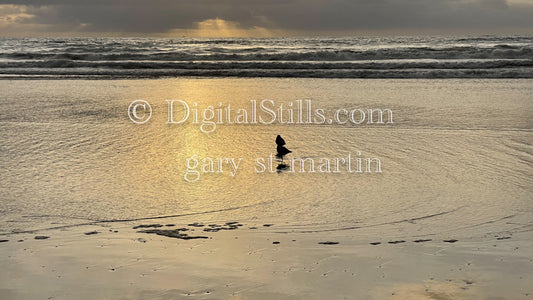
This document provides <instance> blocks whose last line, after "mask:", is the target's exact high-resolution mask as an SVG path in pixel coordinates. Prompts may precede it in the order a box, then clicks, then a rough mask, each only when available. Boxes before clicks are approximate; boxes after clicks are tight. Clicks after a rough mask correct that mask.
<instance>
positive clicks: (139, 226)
mask: <svg viewBox="0 0 533 300" xmlns="http://www.w3.org/2000/svg"><path fill="white" fill-rule="evenodd" d="M159 227H163V225H161V224H143V225H137V226H135V227H133V229H138V228H159Z"/></svg>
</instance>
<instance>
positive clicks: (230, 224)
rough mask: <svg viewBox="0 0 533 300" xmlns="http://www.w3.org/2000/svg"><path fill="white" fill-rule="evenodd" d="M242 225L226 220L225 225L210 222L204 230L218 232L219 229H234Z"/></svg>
mask: <svg viewBox="0 0 533 300" xmlns="http://www.w3.org/2000/svg"><path fill="white" fill-rule="evenodd" d="M240 226H242V224H239V223H235V222H228V223H226V226H222V225H217V224H210V225H209V227H208V228H204V231H205V232H218V231H220V230H235V229H237V228H239V227H240Z"/></svg>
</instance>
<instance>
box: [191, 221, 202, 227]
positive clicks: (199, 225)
mask: <svg viewBox="0 0 533 300" xmlns="http://www.w3.org/2000/svg"><path fill="white" fill-rule="evenodd" d="M187 226H191V227H204V226H205V225H204V224H202V223H198V222H194V223H191V224H187Z"/></svg>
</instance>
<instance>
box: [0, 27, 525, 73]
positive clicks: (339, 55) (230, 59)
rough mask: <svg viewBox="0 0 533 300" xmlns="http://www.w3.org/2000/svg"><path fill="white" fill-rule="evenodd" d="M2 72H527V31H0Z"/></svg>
mask: <svg viewBox="0 0 533 300" xmlns="http://www.w3.org/2000/svg"><path fill="white" fill-rule="evenodd" d="M0 76H1V77H3V78H91V79H92V78H98V79H106V78H107V79H113V78H158V77H176V76H207V77H211V76H217V77H220V76H222V77H280V78H288V77H305V78H532V77H533V36H471V37H431V36H428V37H347V38H342V37H338V38H324V37H313V38H227V39H215V38H176V39H163V38H51V39H44V38H20V39H13V38H2V39H0Z"/></svg>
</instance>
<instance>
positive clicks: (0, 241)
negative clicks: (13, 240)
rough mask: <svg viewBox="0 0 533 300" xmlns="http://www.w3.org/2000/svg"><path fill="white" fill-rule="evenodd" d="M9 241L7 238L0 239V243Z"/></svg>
mask: <svg viewBox="0 0 533 300" xmlns="http://www.w3.org/2000/svg"><path fill="white" fill-rule="evenodd" d="M5 242H9V240H0V243H5Z"/></svg>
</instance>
